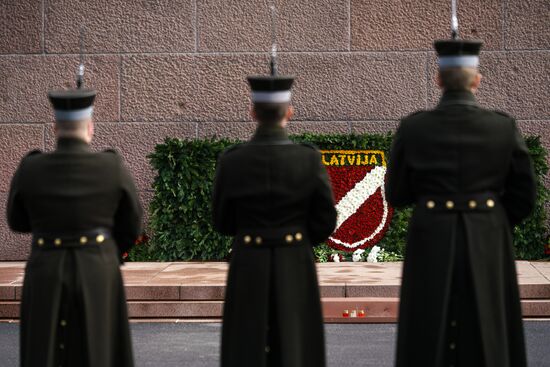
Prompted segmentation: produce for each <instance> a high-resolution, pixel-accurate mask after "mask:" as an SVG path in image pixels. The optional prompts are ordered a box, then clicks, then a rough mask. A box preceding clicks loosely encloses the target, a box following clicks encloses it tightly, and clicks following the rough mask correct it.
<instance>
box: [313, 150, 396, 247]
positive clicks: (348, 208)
mask: <svg viewBox="0 0 550 367" xmlns="http://www.w3.org/2000/svg"><path fill="white" fill-rule="evenodd" d="M321 154H322V160H323V164H324V165H325V166H326V168H327V171H328V174H329V176H330V181H331V184H332V189H333V193H334V198H335V201H336V210H337V212H338V217H337V224H336V230H335V232H334V233H333V234H332V236H331V237H330V238H329V240H328V245H329V246H330V247H332V248H334V249H337V250H341V251H346V252H354V251H355V250H357V249H364V248H367V247H372V246H373V245H374V244H376V243H377V242H379V241H380V240H381V239H382V238H383V237H384V234H385V233H386V231H387V230H388V226H389V224H390V222H391V218H392V214H393V209H392V208H391V207H390V206H389V204H388V202H387V201H386V196H385V191H384V182H385V178H386V159H385V155H384V152H383V151H381V150H324V151H321Z"/></svg>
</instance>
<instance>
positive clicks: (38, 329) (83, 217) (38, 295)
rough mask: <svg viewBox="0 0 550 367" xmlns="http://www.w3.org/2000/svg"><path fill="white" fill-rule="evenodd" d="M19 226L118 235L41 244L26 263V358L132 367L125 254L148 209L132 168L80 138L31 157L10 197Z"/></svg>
mask: <svg viewBox="0 0 550 367" xmlns="http://www.w3.org/2000/svg"><path fill="white" fill-rule="evenodd" d="M7 217H8V222H9V225H10V227H11V229H12V230H14V231H18V232H33V233H58V234H63V233H78V232H79V231H87V230H92V229H96V228H105V229H108V230H110V231H111V232H112V236H113V238H109V239H107V240H105V242H103V243H102V244H101V245H99V246H84V245H83V246H82V247H80V248H54V249H44V248H38V247H37V246H34V247H33V249H32V251H31V255H30V257H29V259H28V262H27V266H26V269H25V280H24V285H23V297H22V306H21V366H23V367H58V366H83V367H128V366H133V358H132V346H131V340H130V334H129V328H128V318H127V308H126V298H125V294H124V288H123V284H122V278H121V274H120V270H119V265H120V255H121V253H122V252H124V251H126V250H128V249H129V248H130V246H132V245H133V243H134V240H135V238H136V237H137V236H138V235H139V232H140V226H141V207H140V204H139V201H138V199H137V196H136V190H135V187H134V183H133V180H132V178H131V177H130V174H129V172H128V171H127V170H126V169H125V168H124V166H123V164H122V161H121V158H120V157H119V156H118V155H117V154H116V153H114V152H102V153H93V152H91V151H90V148H89V146H88V145H87V144H86V143H84V142H83V141H81V140H78V139H67V138H64V139H60V140H59V142H58V148H57V150H56V151H54V152H52V153H48V154H40V153H39V152H33V153H31V154H29V155H28V156H27V157H26V158H24V159H23V160H22V162H21V164H20V166H19V168H18V169H17V171H16V173H15V175H14V177H13V181H12V184H11V188H10V193H9V199H8V205H7Z"/></svg>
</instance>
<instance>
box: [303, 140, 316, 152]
mask: <svg viewBox="0 0 550 367" xmlns="http://www.w3.org/2000/svg"><path fill="white" fill-rule="evenodd" d="M299 145H301V146H303V147H306V148H309V149H313V150H315V151H319V147H318V146H317V145H315V144H313V143H308V142H305V141H303V142H300V143H299Z"/></svg>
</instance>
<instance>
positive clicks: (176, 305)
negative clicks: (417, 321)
mask: <svg viewBox="0 0 550 367" xmlns="http://www.w3.org/2000/svg"><path fill="white" fill-rule="evenodd" d="M521 303H522V309H523V316H524V317H525V318H550V299H527V300H522V302H521ZM19 306H20V302H19V301H2V302H0V319H4V320H6V319H17V318H18V317H19ZM322 307H323V315H324V319H325V322H327V323H393V322H396V321H397V315H398V307H399V299H398V298H394V297H336V298H323V299H322ZM128 310H129V315H130V318H132V319H220V318H221V317H222V312H223V301H219V300H215V301H179V300H178V301H162V300H157V301H128Z"/></svg>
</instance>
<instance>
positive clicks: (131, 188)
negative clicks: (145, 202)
mask: <svg viewBox="0 0 550 367" xmlns="http://www.w3.org/2000/svg"><path fill="white" fill-rule="evenodd" d="M119 175H120V177H119V178H120V189H121V196H120V201H119V203H118V208H117V211H116V213H115V225H114V230H113V235H114V238H115V241H116V243H117V246H118V249H119V252H120V254H121V255H122V254H123V253H125V252H127V251H128V250H130V249H131V248H132V246H133V245H134V243H135V241H136V239H137V238H138V236H139V235H140V234H141V231H142V228H141V223H142V217H143V210H142V208H141V204H140V202H139V198H138V195H137V190H136V186H135V184H134V180H133V178H132V175H131V174H130V172H128V170H127V169H126V167H125V166H124V164H123V163H122V161H121V160H120V159H119ZM121 258H122V256H121Z"/></svg>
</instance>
